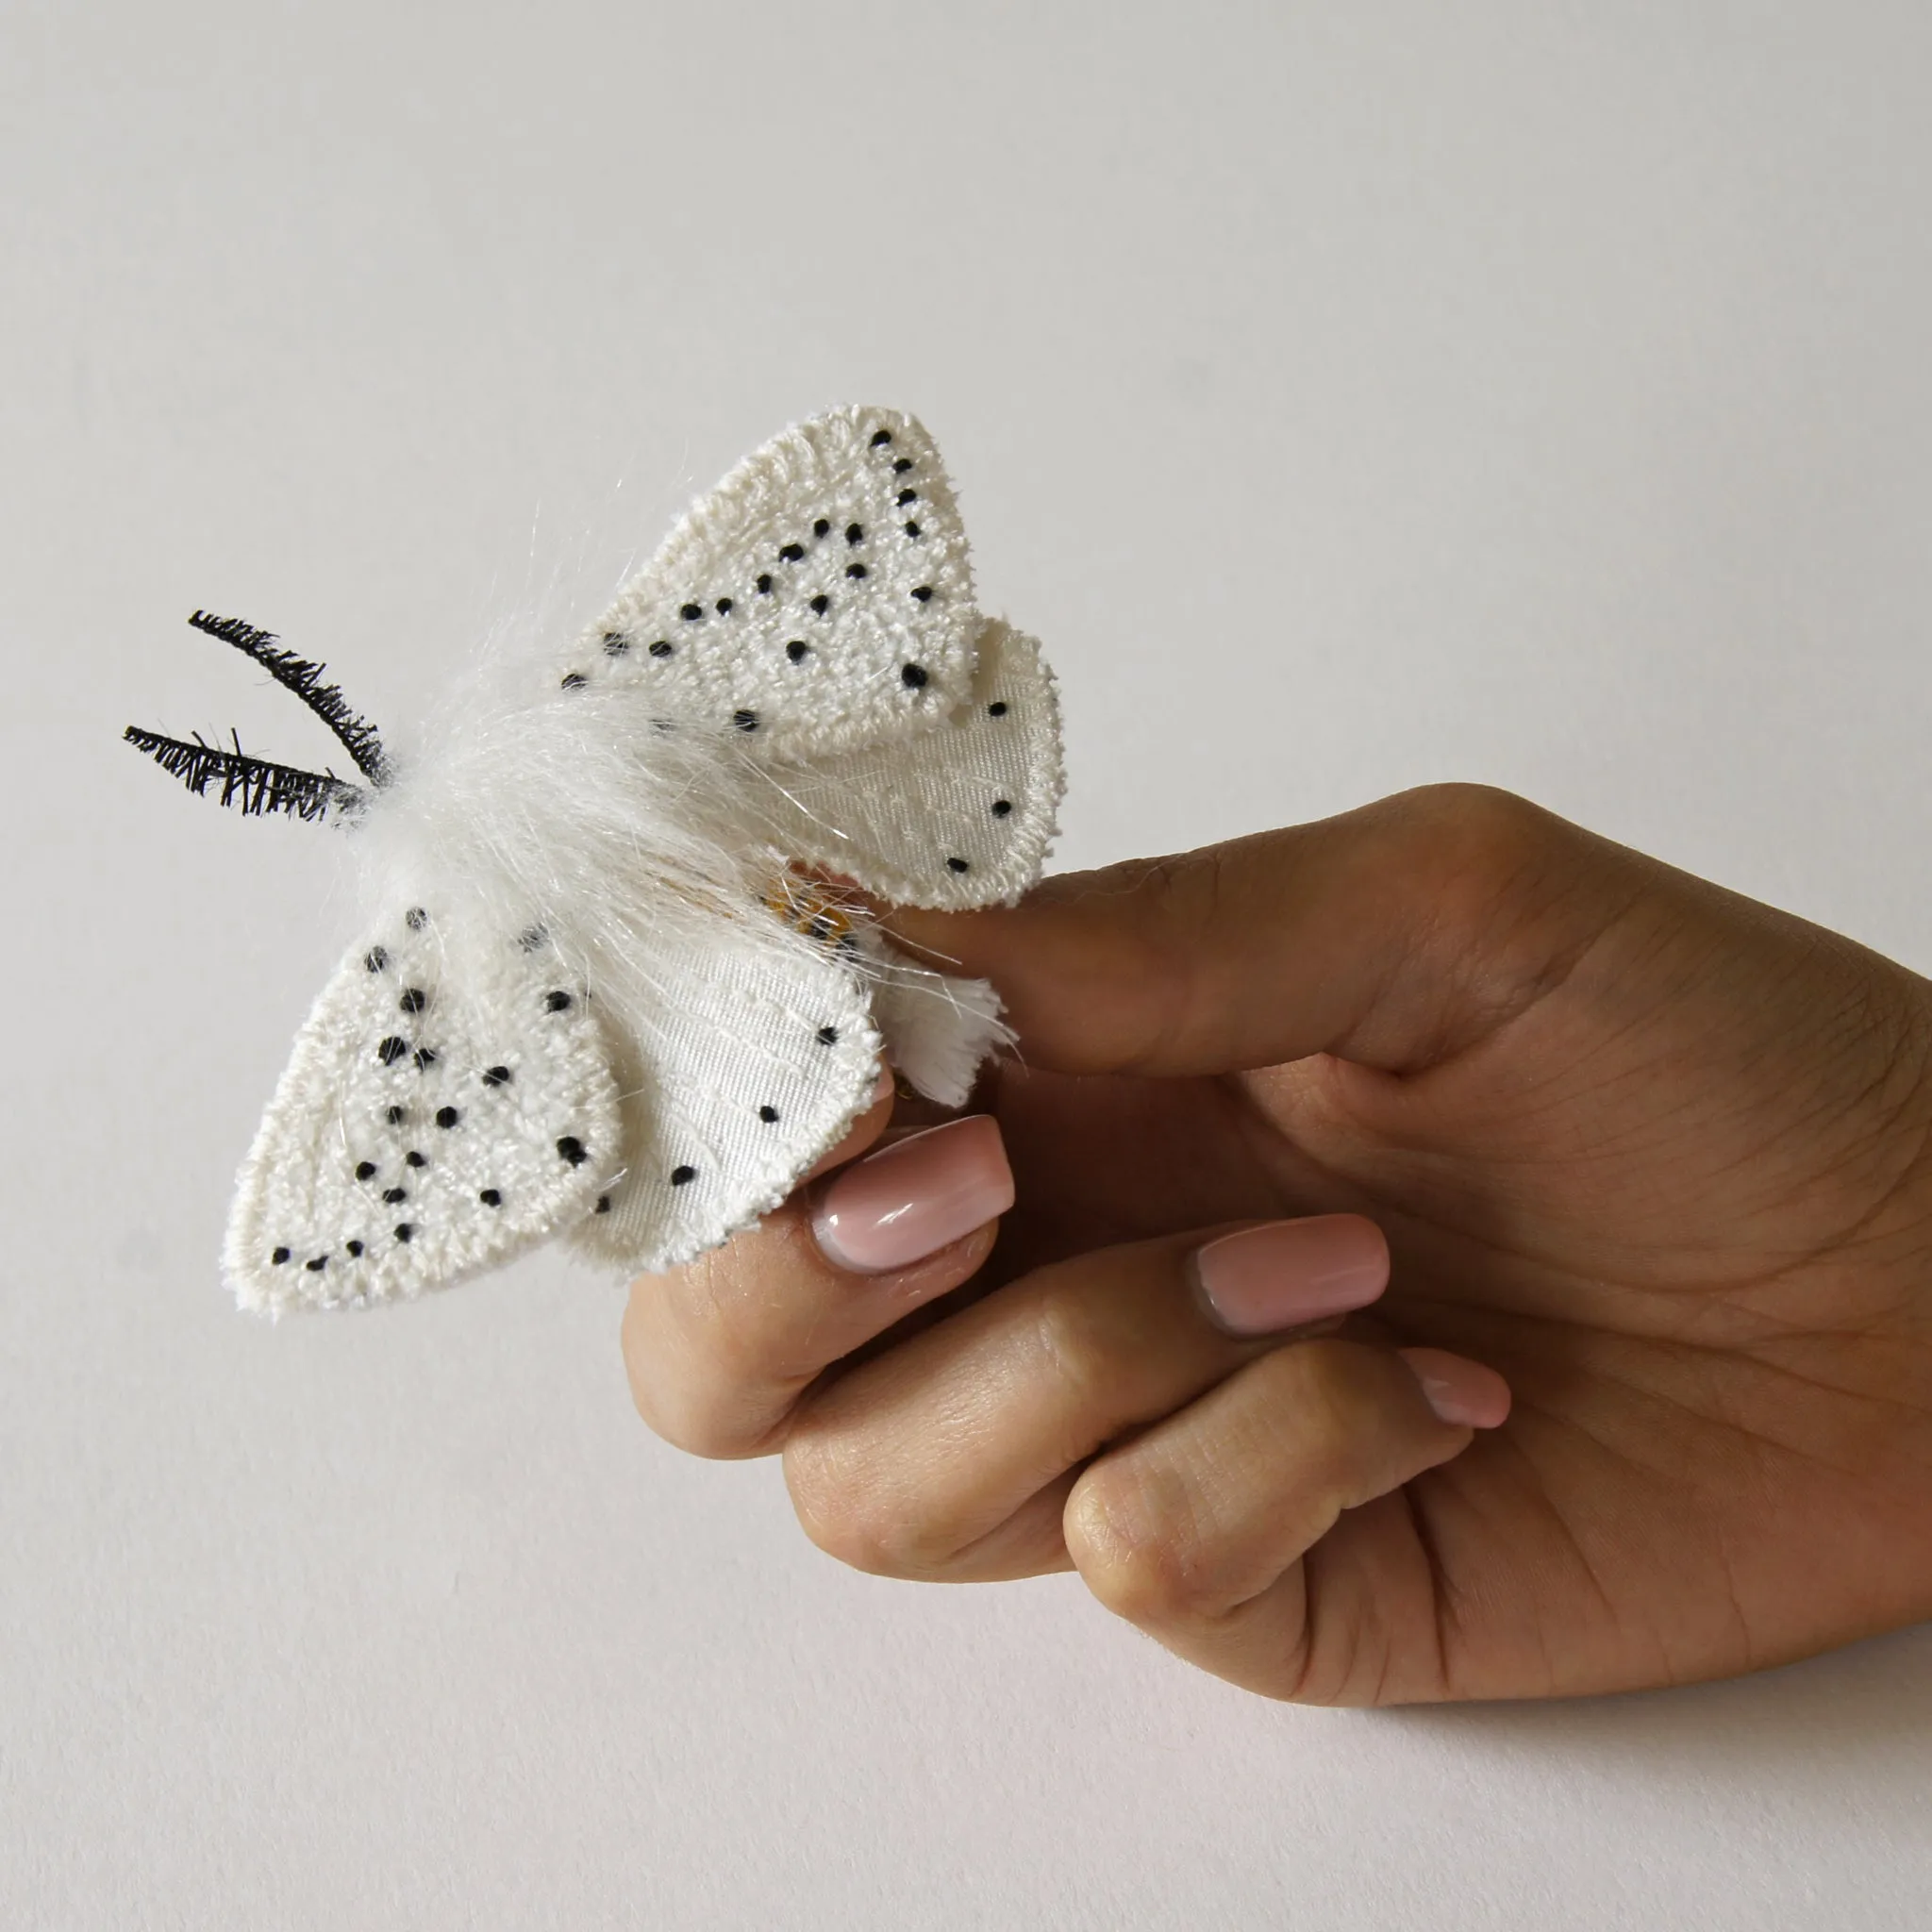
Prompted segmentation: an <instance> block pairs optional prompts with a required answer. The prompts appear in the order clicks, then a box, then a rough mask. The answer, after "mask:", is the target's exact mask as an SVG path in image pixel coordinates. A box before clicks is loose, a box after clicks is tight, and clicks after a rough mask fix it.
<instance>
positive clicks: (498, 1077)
mask: <svg viewBox="0 0 1932 1932" xmlns="http://www.w3.org/2000/svg"><path fill="white" fill-rule="evenodd" d="M483 1084H484V1086H486V1087H508V1085H509V1069H508V1067H485V1068H484V1069H483Z"/></svg>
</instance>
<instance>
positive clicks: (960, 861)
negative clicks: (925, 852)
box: [946, 858, 973, 872]
mask: <svg viewBox="0 0 1932 1932" xmlns="http://www.w3.org/2000/svg"><path fill="white" fill-rule="evenodd" d="M946 870H947V871H948V872H971V871H972V870H973V861H972V860H971V859H967V858H949V859H947V860H946Z"/></svg>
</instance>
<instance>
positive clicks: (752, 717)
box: [731, 711, 758, 731]
mask: <svg viewBox="0 0 1932 1932" xmlns="http://www.w3.org/2000/svg"><path fill="white" fill-rule="evenodd" d="M731 722H732V723H733V724H736V725H737V726H738V728H739V729H740V730H741V731H756V730H757V729H758V713H757V712H756V711H733V712H732V714H731Z"/></svg>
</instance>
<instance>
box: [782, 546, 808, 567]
mask: <svg viewBox="0 0 1932 1932" xmlns="http://www.w3.org/2000/svg"><path fill="white" fill-rule="evenodd" d="M804 555H805V545H804V544H803V543H784V544H781V545H780V546H779V548H778V556H779V558H780V560H781V561H783V562H785V563H796V562H797V561H798V559H799V558H801V557H803V556H804Z"/></svg>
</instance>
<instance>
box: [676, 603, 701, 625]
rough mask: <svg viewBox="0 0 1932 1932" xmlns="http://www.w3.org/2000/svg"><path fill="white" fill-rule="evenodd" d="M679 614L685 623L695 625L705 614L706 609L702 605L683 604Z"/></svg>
mask: <svg viewBox="0 0 1932 1932" xmlns="http://www.w3.org/2000/svg"><path fill="white" fill-rule="evenodd" d="M677 614H678V616H680V617H681V618H683V619H684V621H685V623H687V624H695V623H696V622H697V621H698V619H699V618H701V617H702V616H703V615H704V614H705V607H704V606H703V605H702V604H681V605H679V606H678V609H677Z"/></svg>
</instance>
